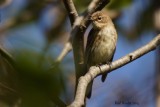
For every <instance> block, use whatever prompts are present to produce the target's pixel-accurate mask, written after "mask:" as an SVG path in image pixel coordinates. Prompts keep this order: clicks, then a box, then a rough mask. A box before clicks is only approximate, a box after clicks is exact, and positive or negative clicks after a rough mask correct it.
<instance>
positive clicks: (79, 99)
mask: <svg viewBox="0 0 160 107" xmlns="http://www.w3.org/2000/svg"><path fill="white" fill-rule="evenodd" d="M159 45H160V34H159V35H158V36H157V37H155V38H154V39H153V40H152V41H150V42H149V43H148V44H147V45H145V46H143V47H141V48H139V49H137V50H136V51H134V52H132V53H130V54H128V55H126V56H124V57H122V58H120V59H118V60H116V61H114V62H112V63H111V66H109V65H107V64H105V65H102V66H100V68H101V70H100V69H99V67H96V66H93V67H91V68H90V69H89V71H88V73H86V74H85V75H84V76H81V77H80V79H79V83H78V87H77V92H76V96H75V100H74V101H73V103H72V104H71V105H69V106H68V107H82V106H83V105H84V99H85V93H86V88H87V86H88V84H89V83H90V82H91V81H92V80H93V79H94V78H95V77H96V76H98V75H100V74H102V73H105V72H108V73H109V72H111V71H113V70H115V69H118V68H120V67H122V66H124V65H126V64H128V63H130V62H132V61H134V60H136V59H138V58H139V57H141V56H143V55H145V54H147V53H148V52H150V51H153V50H155V49H156V48H157V47H158V46H159Z"/></svg>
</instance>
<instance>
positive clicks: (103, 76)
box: [101, 73, 108, 82]
mask: <svg viewBox="0 0 160 107" xmlns="http://www.w3.org/2000/svg"><path fill="white" fill-rule="evenodd" d="M107 74H108V73H105V74H103V75H102V78H101V80H102V82H104V81H105V80H106V77H107Z"/></svg>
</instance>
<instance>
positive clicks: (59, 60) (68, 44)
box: [56, 42, 72, 63]
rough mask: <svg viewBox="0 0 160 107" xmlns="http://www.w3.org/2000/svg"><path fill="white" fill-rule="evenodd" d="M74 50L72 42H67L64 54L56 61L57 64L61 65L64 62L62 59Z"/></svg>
mask: <svg viewBox="0 0 160 107" xmlns="http://www.w3.org/2000/svg"><path fill="white" fill-rule="evenodd" d="M71 50H72V45H71V42H67V43H66V44H65V45H64V48H63V50H62V52H61V53H60V55H59V56H58V58H57V59H56V62H57V63H59V62H61V61H62V59H63V58H64V57H65V56H66V55H67V53H68V52H70V51H71Z"/></svg>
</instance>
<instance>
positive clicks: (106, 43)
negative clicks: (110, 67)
mask: <svg viewBox="0 0 160 107" xmlns="http://www.w3.org/2000/svg"><path fill="white" fill-rule="evenodd" d="M90 19H91V21H92V25H93V28H92V29H91V31H90V33H89V35H88V39H87V45H86V51H85V63H86V71H88V69H89V68H90V67H91V66H98V65H101V64H106V63H108V64H109V63H110V62H111V61H112V59H113V55H114V52H115V49H116V43H117V32H116V29H115V27H114V24H113V22H112V20H111V19H110V17H109V16H108V15H106V14H105V13H103V12H102V11H98V12H95V13H93V14H92V15H91V18H90ZM106 76H107V74H103V75H102V81H103V82H104V81H105V78H106ZM92 83H93V81H92V82H91V83H90V84H89V86H88V88H87V92H86V95H87V97H88V98H90V96H91V90H92Z"/></svg>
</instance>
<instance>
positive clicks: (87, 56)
mask: <svg viewBox="0 0 160 107" xmlns="http://www.w3.org/2000/svg"><path fill="white" fill-rule="evenodd" d="M95 37H96V30H94V29H93V28H92V29H91V31H90V32H89V34H88V39H87V45H86V50H85V63H86V65H87V64H89V61H91V59H90V58H91V56H90V55H92V52H91V51H92V48H91V47H92V46H93V43H94V40H95Z"/></svg>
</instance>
